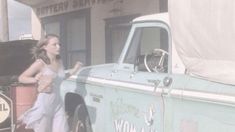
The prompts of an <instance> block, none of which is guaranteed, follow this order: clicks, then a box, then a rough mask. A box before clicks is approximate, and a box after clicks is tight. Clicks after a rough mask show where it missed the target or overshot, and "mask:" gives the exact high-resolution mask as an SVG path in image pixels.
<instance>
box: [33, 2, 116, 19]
mask: <svg viewBox="0 0 235 132" xmlns="http://www.w3.org/2000/svg"><path fill="white" fill-rule="evenodd" d="M113 1H120V0H67V1H62V2H58V3H55V4H51V5H46V6H42V7H38V8H36V9H35V11H36V14H37V16H38V17H46V16H51V15H56V14H60V13H65V12H69V11H74V10H78V9H83V8H88V7H91V6H94V5H97V4H106V3H109V2H113Z"/></svg>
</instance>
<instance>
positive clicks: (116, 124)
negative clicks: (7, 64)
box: [61, 13, 235, 132]
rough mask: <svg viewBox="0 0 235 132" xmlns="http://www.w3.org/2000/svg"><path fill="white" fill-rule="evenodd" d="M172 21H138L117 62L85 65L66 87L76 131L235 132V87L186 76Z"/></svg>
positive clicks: (151, 17) (153, 17)
mask: <svg viewBox="0 0 235 132" xmlns="http://www.w3.org/2000/svg"><path fill="white" fill-rule="evenodd" d="M168 17H169V16H168V13H161V14H153V15H148V16H143V17H139V18H136V19H134V20H133V21H132V28H131V30H130V33H129V37H128V38H127V41H126V44H125V46H124V48H123V51H122V53H121V55H120V58H119V60H118V62H116V63H111V64H102V65H96V66H89V67H84V68H82V69H81V70H80V71H79V73H78V74H77V75H75V76H72V77H71V78H69V79H68V80H66V81H64V82H63V83H62V86H61V96H62V97H64V101H65V107H66V112H67V113H68V115H69V116H70V118H69V119H70V120H71V121H70V122H72V123H71V125H70V127H71V129H72V130H73V131H79V130H80V129H83V130H85V131H95V132H221V131H226V132H233V131H234V130H235V124H234V122H235V107H234V105H235V97H234V94H235V86H234V85H227V84H223V83H219V82H214V81H210V80H207V79H203V78H201V77H199V76H192V75H190V73H188V71H187V68H185V66H184V64H183V63H182V60H181V58H180V57H179V55H178V53H177V51H176V46H175V45H174V41H173V39H172V34H171V26H170V23H169V18H168ZM178 50H180V49H178Z"/></svg>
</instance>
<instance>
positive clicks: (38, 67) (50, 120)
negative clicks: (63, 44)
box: [18, 35, 81, 132]
mask: <svg viewBox="0 0 235 132" xmlns="http://www.w3.org/2000/svg"><path fill="white" fill-rule="evenodd" d="M59 44H60V43H59V38H58V37H57V36H56V35H47V36H45V38H43V39H42V40H41V41H40V42H39V43H38V44H37V46H36V47H35V48H34V49H33V54H34V57H35V58H36V61H35V62H34V63H33V64H32V65H31V66H30V67H29V68H28V69H26V70H25V71H24V72H23V73H22V74H21V75H20V76H19V78H18V80H19V82H20V83H23V84H32V83H35V84H37V89H38V96H37V100H36V101H35V103H34V106H33V107H32V108H30V109H29V110H28V111H26V112H25V113H24V114H23V115H22V116H21V117H20V118H19V121H20V122H22V123H24V124H26V128H31V129H33V130H34V131H35V132H68V131H69V130H68V124H67V119H66V114H65V111H64V105H63V102H62V99H61V98H60V93H59V92H60V89H59V88H60V84H61V82H62V80H63V79H65V78H67V77H69V76H70V75H73V74H75V73H76V72H77V71H78V69H79V68H80V67H81V63H79V62H78V63H77V64H76V65H75V66H74V68H73V69H71V70H70V71H69V72H68V74H66V75H67V76H66V75H65V73H64V69H63V65H62V62H61V59H60V56H59V52H60V45H59Z"/></svg>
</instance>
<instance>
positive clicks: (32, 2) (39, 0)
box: [15, 0, 58, 7]
mask: <svg viewBox="0 0 235 132" xmlns="http://www.w3.org/2000/svg"><path fill="white" fill-rule="evenodd" d="M15 1H17V2H20V3H23V4H25V5H28V6H31V7H34V6H38V5H42V4H43V3H45V2H47V3H48V2H50V1H52V2H53V1H58V0H15Z"/></svg>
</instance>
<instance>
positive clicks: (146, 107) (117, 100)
mask: <svg viewBox="0 0 235 132" xmlns="http://www.w3.org/2000/svg"><path fill="white" fill-rule="evenodd" d="M168 43H169V40H168V29H167V26H166V25H164V24H163V23H159V22H149V23H148V22H145V23H136V24H134V25H133V27H132V30H131V32H130V36H129V38H128V40H127V44H126V47H125V48H124V50H123V54H122V56H121V58H120V61H119V64H117V65H116V66H115V67H114V70H113V72H112V75H111V81H112V83H113V85H112V86H111V87H112V88H110V89H107V90H106V94H107V95H110V97H109V98H108V101H107V106H108V108H107V109H106V110H107V111H108V112H107V114H108V116H107V117H108V118H109V119H107V120H106V121H107V123H110V121H111V122H112V125H110V126H107V127H106V130H108V131H111V130H112V131H113V130H115V131H116V132H129V131H131V132H147V131H148V132H163V131H164V130H163V126H164V120H163V119H164V102H163V99H162V93H161V92H162V91H161V90H160V89H159V88H158V87H160V86H161V85H162V80H163V79H164V78H165V77H166V76H167V75H168V74H167V73H168V63H169V62H168V60H169V57H168V51H169V50H168V47H169V44H168Z"/></svg>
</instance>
